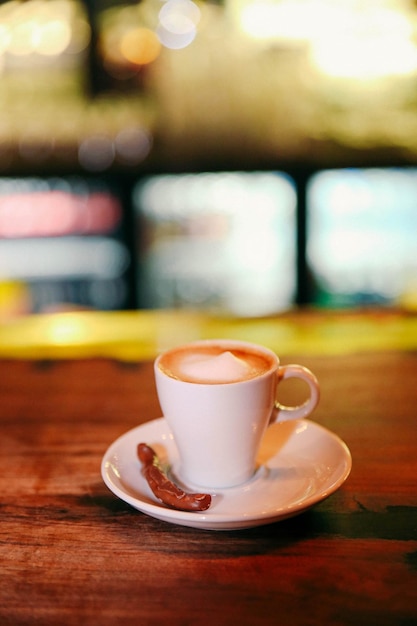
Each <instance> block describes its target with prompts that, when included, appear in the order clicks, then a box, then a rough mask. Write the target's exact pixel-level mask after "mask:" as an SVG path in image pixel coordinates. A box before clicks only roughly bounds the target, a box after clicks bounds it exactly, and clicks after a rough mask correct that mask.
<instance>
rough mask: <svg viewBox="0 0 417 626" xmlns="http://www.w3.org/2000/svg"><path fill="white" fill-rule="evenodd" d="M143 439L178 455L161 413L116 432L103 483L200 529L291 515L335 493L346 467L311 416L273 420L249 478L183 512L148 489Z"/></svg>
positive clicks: (341, 449) (342, 454) (344, 456)
mask: <svg viewBox="0 0 417 626" xmlns="http://www.w3.org/2000/svg"><path fill="white" fill-rule="evenodd" d="M141 442H145V443H147V444H149V445H151V446H152V447H153V448H154V449H155V451H156V452H157V454H158V456H159V458H160V460H161V461H162V462H163V463H168V462H169V463H170V464H171V465H174V466H175V464H176V463H177V462H178V452H177V448H176V445H175V442H174V438H173V436H172V433H171V431H170V429H169V427H168V424H167V422H166V421H165V419H164V418H160V419H157V420H153V421H151V422H147V423H145V424H142V425H141V426H137V427H136V428H134V429H133V430H130V431H128V432H127V433H125V434H124V435H122V436H121V437H119V438H118V439H117V440H116V441H115V442H114V443H113V444H112V445H111V446H110V447H109V449H108V450H107V452H106V454H105V455H104V457H103V460H102V464H101V474H102V477H103V480H104V482H105V483H106V485H107V486H108V488H109V489H110V490H111V491H112V492H113V493H114V494H115V495H116V496H118V497H119V498H121V499H122V500H124V501H125V502H127V503H128V504H130V505H132V506H133V507H134V508H136V509H138V510H139V511H142V512H143V513H147V514H148V515H151V516H152V517H156V518H157V519H160V520H163V521H166V522H171V523H174V524H180V525H182V526H191V527H194V528H203V529H206V530H232V529H242V528H250V527H252V526H261V525H262V524H270V523H272V522H277V521H279V520H283V519H285V518H288V517H292V516H294V515H297V514H298V513H301V512H302V511H305V510H306V509H308V508H310V507H311V506H313V505H314V504H317V503H318V502H320V501H322V500H324V499H325V498H327V497H328V496H329V495H331V494H332V493H333V492H335V491H336V490H337V489H338V488H339V487H340V486H341V485H342V484H343V483H344V481H345V480H346V478H347V477H348V476H349V473H350V470H351V467H352V458H351V455H350V452H349V449H348V447H347V446H346V444H345V443H344V442H343V441H342V440H341V439H339V437H337V435H335V434H334V433H332V432H330V431H328V430H326V429H325V428H324V427H323V426H320V425H319V424H316V423H315V422H311V421H309V420H293V421H288V422H282V423H278V424H274V425H272V426H270V427H269V428H268V430H267V433H266V435H265V437H264V440H263V442H262V446H261V451H260V454H259V457H258V463H259V466H258V469H257V470H256V472H255V474H254V476H253V478H252V479H251V480H250V481H249V482H247V483H245V484H243V485H240V486H238V487H232V488H230V489H222V490H219V491H216V492H212V503H211V506H210V508H209V509H208V510H207V511H204V512H199V513H189V512H184V511H177V510H174V509H170V508H168V507H166V506H164V505H163V504H162V503H161V502H159V501H158V500H157V499H156V498H155V496H154V495H153V494H152V492H151V490H150V488H149V486H148V484H147V483H146V481H145V479H144V478H143V476H142V474H141V464H140V461H139V460H138V458H137V455H136V450H137V444H138V443H141ZM184 488H185V489H186V490H187V487H186V486H185V487H184ZM188 490H189V491H195V488H189V489H188ZM201 491H203V490H201Z"/></svg>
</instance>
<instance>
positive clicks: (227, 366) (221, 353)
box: [158, 343, 275, 384]
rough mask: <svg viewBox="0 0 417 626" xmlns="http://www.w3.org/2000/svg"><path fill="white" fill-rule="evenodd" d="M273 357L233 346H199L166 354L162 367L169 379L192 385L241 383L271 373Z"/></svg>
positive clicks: (162, 359) (160, 364)
mask: <svg viewBox="0 0 417 626" xmlns="http://www.w3.org/2000/svg"><path fill="white" fill-rule="evenodd" d="M274 364H275V362H274V359H273V357H272V356H269V355H268V354H264V353H262V352H256V351H255V350H251V349H249V348H245V347H244V346H236V345H233V344H227V343H225V344H214V343H213V344H211V343H210V344H195V345H191V344H190V345H188V346H183V347H180V348H174V349H173V350H169V351H168V352H165V353H164V354H163V355H162V356H161V357H160V360H159V363H158V367H159V369H160V370H161V371H162V372H164V373H165V374H166V375H167V376H170V377H171V378H176V379H178V380H183V381H185V382H190V383H205V384H223V383H237V382H241V381H245V380H250V379H251V378H256V377H258V376H261V375H262V374H265V373H266V372H268V371H269V370H270V369H271V368H272V367H273V366H274Z"/></svg>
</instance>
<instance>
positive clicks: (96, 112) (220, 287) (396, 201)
mask: <svg viewBox="0 0 417 626" xmlns="http://www.w3.org/2000/svg"><path fill="white" fill-rule="evenodd" d="M0 81H1V82H0V85H1V87H0V319H9V318H11V317H15V316H18V315H24V314H28V313H29V314H30V313H41V312H47V311H55V310H63V309H67V308H75V309H78V308H81V309H84V308H87V309H95V310H123V309H153V308H191V309H204V310H206V311H210V312H219V313H221V314H226V315H234V316H243V317H252V316H255V317H257V316H264V315H270V314H274V313H277V312H280V311H283V310H287V309H291V308H294V307H297V306H302V305H313V306H317V307H326V308H337V307H359V306H364V305H366V306H384V305H386V306H404V307H413V306H416V302H417V3H416V2H415V1H414V0H396V1H391V0H378V1H377V0H366V2H364V1H363V0H218V1H214V0H211V1H210V0H207V1H203V0H200V1H198V0H195V1H192V0H141V1H132V0H131V1H122V0H26V1H19V0H9V1H6V2H2V3H1V4H0Z"/></svg>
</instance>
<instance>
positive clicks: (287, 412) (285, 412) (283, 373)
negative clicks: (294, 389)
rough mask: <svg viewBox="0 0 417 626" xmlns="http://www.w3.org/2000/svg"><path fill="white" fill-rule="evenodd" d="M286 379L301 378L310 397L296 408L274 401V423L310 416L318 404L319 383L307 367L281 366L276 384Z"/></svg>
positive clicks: (272, 420)
mask: <svg viewBox="0 0 417 626" xmlns="http://www.w3.org/2000/svg"><path fill="white" fill-rule="evenodd" d="M286 378H301V380H304V381H305V382H306V383H307V385H308V386H309V389H310V396H309V398H307V400H306V401H305V402H303V404H300V405H298V406H283V405H282V404H280V403H279V402H278V400H275V407H274V410H273V414H272V419H271V422H275V421H277V420H278V419H279V420H282V421H285V420H292V419H301V418H303V417H307V415H310V413H312V412H313V411H314V409H315V408H316V406H317V405H318V403H319V400H320V385H319V381H318V380H317V378H316V376H315V375H314V374H313V372H311V371H310V370H309V369H308V368H307V367H304V366H303V365H295V364H291V365H281V366H280V367H279V369H278V383H279V382H280V381H281V380H285V379H286Z"/></svg>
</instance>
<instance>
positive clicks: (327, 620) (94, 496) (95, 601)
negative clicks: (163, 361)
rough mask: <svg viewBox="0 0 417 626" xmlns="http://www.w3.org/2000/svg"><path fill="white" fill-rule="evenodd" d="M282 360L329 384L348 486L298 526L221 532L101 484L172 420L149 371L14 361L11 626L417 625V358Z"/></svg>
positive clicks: (6, 433) (375, 354)
mask: <svg viewBox="0 0 417 626" xmlns="http://www.w3.org/2000/svg"><path fill="white" fill-rule="evenodd" d="M282 360H283V362H290V361H297V362H300V361H301V362H302V363H304V364H305V365H307V366H309V367H310V368H311V369H312V370H313V371H314V372H315V373H316V374H317V376H318V378H319V379H320V382H321V388H322V398H321V402H320V405H319V408H318V409H317V410H316V412H315V413H314V416H313V417H314V420H315V421H316V422H318V423H320V424H322V425H324V426H325V427H326V428H328V429H330V430H332V431H334V432H336V433H337V434H338V435H339V436H340V437H341V438H342V439H343V440H344V441H345V442H346V443H347V445H348V446H349V448H350V450H351V453H352V457H353V468H352V472H351V475H350V477H349V478H348V480H347V482H346V483H345V484H344V485H343V486H342V487H341V489H340V490H339V491H337V492H336V493H334V494H333V495H332V496H330V497H329V498H328V499H327V500H325V501H324V502H322V503H320V504H318V505H317V506H315V507H314V508H312V509H310V510H309V511H307V512H305V513H303V514H301V515H299V516H298V517H294V518H292V519H289V520H286V521H282V522H278V523H275V524H270V525H267V526H262V527H258V528H253V529H248V530H239V531H220V532H219V531H217V532H214V531H202V530H196V529H192V528H187V527H182V526H176V525H173V524H169V523H166V522H162V521H158V520H156V519H153V518H151V517H148V516H147V515H144V514H142V513H140V512H138V511H136V510H134V509H133V508H131V507H130V506H128V505H127V504H125V503H124V502H122V501H121V500H119V499H117V498H116V497H115V496H114V495H113V494H112V493H111V492H110V491H109V490H108V489H107V487H106V486H105V485H104V483H103V481H102V479H101V476H100V463H101V459H102V456H103V454H104V452H105V450H106V449H107V447H108V446H109V445H110V443H111V442H112V441H113V440H114V439H116V438H117V437H118V436H119V435H121V434H123V433H124V432H125V431H127V430H128V429H130V428H132V427H134V426H136V425H138V424H140V423H143V422H145V421H148V420H152V419H154V418H157V417H159V416H160V409H159V406H158V402H157V399H156V394H155V388H154V383H153V375H152V365H151V362H150V361H149V360H148V359H145V360H143V361H141V360H129V361H126V360H125V361H121V360H117V359H113V358H108V357H105V356H104V357H100V358H94V357H93V356H90V357H84V358H76V359H74V358H73V359H59V358H58V359H42V360H39V359H36V358H31V359H23V358H9V357H6V356H3V359H2V360H0V434H1V437H0V449H1V459H2V471H1V474H0V505H1V523H0V559H1V560H0V563H1V566H0V567H1V574H2V576H1V584H0V624H1V625H2V626H5V625H9V624H10V625H11V626H19V625H23V624H25V625H26V624H27V625H31V624H39V625H41V626H49V625H51V626H52V625H53V626H65V625H71V624H77V625H80V624H83V625H84V624H86V625H88V626H89V625H95V624H97V625H100V626H105V625H107V624H111V625H113V624H117V625H119V624H120V625H122V624H123V626H125V625H130V624H132V625H135V626H147V625H154V624H155V625H156V624H158V625H160V624H169V625H170V626H176V625H181V626H183V625H184V626H189V625H194V624H202V625H205V624H216V625H224V624H227V625H228V624H233V625H234V624H236V625H248V626H262V625H268V626H269V625H275V624H284V625H287V624H288V625H292V626H298V625H300V626H309V625H320V626H327V625H329V626H338V625H347V624H349V625H350V624H352V625H354V626H362V625H363V626H373V625H375V626H388V625H389V626H411V625H412V624H417V445H416V442H417V435H416V427H417V424H416V419H417V411H416V406H417V353H416V351H415V349H414V348H413V349H409V350H408V349H396V348H392V349H389V350H386V349H383V350H364V351H361V350H359V351H354V350H353V351H350V352H346V351H345V352H343V353H340V354H334V353H333V354H325V353H322V354H320V353H317V352H316V353H314V351H312V352H310V353H308V354H300V353H299V352H296V353H293V354H286V355H285V358H283V359H282ZM290 393H293V392H290ZM294 393H295V392H294Z"/></svg>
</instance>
